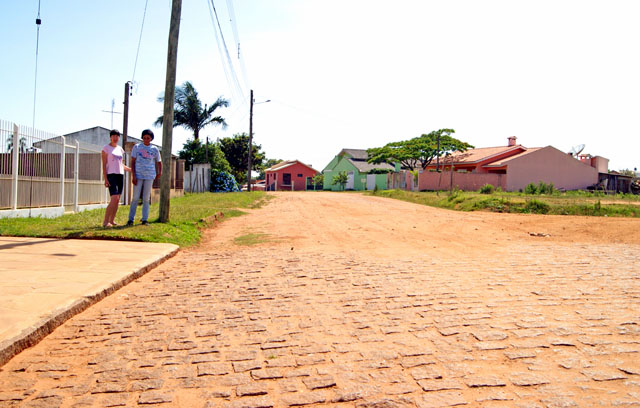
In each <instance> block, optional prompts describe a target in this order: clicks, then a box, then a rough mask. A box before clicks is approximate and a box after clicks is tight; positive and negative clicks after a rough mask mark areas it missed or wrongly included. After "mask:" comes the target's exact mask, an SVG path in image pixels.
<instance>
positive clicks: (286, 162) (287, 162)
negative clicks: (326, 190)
mask: <svg viewBox="0 0 640 408" xmlns="http://www.w3.org/2000/svg"><path fill="white" fill-rule="evenodd" d="M296 163H300V164H302V165H303V166H306V167H308V168H310V169H311V170H313V171H315V172H316V173H319V171H318V170H316V169H314V168H313V167H311V166H309V165H308V164H305V163H303V162H301V161H300V160H284V161H281V162H280V163H277V164H274V165H273V166H271V167H269V168H268V169H266V170H265V171H277V170H280V169H284V168H285V167H289V166H293V165H294V164H296Z"/></svg>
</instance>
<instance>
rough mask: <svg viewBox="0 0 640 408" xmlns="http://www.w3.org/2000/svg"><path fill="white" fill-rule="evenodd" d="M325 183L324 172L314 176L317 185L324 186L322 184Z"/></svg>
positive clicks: (314, 182)
mask: <svg viewBox="0 0 640 408" xmlns="http://www.w3.org/2000/svg"><path fill="white" fill-rule="evenodd" d="M323 183H324V174H322V173H318V174H316V175H315V176H313V184H315V185H316V186H318V185H319V186H322V184H323Z"/></svg>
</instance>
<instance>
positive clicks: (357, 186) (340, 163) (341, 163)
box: [324, 156, 366, 191]
mask: <svg viewBox="0 0 640 408" xmlns="http://www.w3.org/2000/svg"><path fill="white" fill-rule="evenodd" d="M336 159H337V160H335V162H334V161H333V160H332V161H331V162H330V163H329V165H328V166H327V167H325V170H324V189H325V190H333V191H341V190H342V187H341V186H340V185H338V184H332V183H333V181H332V179H333V176H335V175H337V174H338V173H340V172H341V171H346V172H347V173H349V172H351V171H352V172H354V190H364V189H365V186H366V176H362V175H360V173H359V172H358V169H356V167H355V166H354V165H353V164H351V162H350V161H349V160H348V159H346V158H345V157H342V156H336ZM362 178H364V179H365V182H364V184H363V183H362V180H361V179H362Z"/></svg>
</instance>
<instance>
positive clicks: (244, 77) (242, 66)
mask: <svg viewBox="0 0 640 408" xmlns="http://www.w3.org/2000/svg"><path fill="white" fill-rule="evenodd" d="M227 10H228V11H229V22H230V23H231V30H232V32H233V39H234V40H235V41H236V46H237V47H238V61H240V69H241V71H242V80H243V82H244V86H245V89H248V88H250V86H249V76H248V75H247V68H246V66H245V64H244V58H241V57H240V36H239V35H238V26H237V25H236V13H235V10H234V8H233V0H227Z"/></svg>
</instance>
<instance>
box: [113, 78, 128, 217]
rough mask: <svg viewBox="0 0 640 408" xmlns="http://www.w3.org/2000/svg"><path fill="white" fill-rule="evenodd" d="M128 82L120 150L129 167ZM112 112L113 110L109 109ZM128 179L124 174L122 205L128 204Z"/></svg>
mask: <svg viewBox="0 0 640 408" xmlns="http://www.w3.org/2000/svg"><path fill="white" fill-rule="evenodd" d="M129 94H130V89H129V82H128V81H127V82H125V84H124V109H123V114H122V150H124V152H125V164H126V165H129V161H128V160H126V153H127V132H128V131H129ZM111 110H113V108H112V109H111ZM128 180H129V178H128V177H127V173H126V172H125V176H124V191H123V192H124V197H123V199H124V203H125V204H126V203H128V202H129V200H128V198H129V197H128V195H129V194H128V193H129V182H128Z"/></svg>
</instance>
